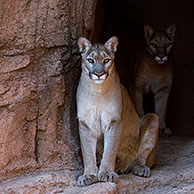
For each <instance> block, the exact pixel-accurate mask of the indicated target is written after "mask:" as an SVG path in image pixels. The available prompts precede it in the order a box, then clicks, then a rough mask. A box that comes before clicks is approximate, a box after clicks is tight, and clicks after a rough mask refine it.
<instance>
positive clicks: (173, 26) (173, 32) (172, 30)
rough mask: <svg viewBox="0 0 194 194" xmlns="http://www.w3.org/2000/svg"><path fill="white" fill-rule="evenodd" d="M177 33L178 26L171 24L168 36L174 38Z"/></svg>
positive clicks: (167, 29)
mask: <svg viewBox="0 0 194 194" xmlns="http://www.w3.org/2000/svg"><path fill="white" fill-rule="evenodd" d="M175 31H176V26H175V24H171V25H170V26H168V28H166V32H167V33H168V35H169V36H170V37H171V38H173V37H174V35H175Z"/></svg>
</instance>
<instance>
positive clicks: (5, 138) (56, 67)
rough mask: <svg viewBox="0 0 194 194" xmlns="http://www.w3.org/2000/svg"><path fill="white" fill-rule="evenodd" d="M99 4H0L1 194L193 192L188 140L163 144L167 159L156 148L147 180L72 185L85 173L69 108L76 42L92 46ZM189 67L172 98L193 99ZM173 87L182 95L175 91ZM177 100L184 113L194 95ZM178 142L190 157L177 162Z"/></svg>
mask: <svg viewBox="0 0 194 194" xmlns="http://www.w3.org/2000/svg"><path fill="white" fill-rule="evenodd" d="M98 2H101V3H102V1H98ZM176 2H177V1H176ZM101 3H99V4H97V0H79V1H78V0H6V1H5V0H0V193H2V194H4V193H5V194H7V193H14V194H15V193H17V194H20V193H33V194H36V193H65V194H66V193H71V194H74V193H91V194H94V193H130V192H131V193H134V192H137V191H138V192H141V191H143V190H144V189H150V192H153V193H156V192H155V190H154V189H158V188H157V187H158V186H157V185H158V184H159V185H169V183H172V184H171V186H169V187H166V191H169V190H168V189H171V188H172V189H173V190H176V189H177V191H180V192H179V193H183V192H182V191H183V190H180V189H181V187H177V186H176V184H175V182H177V183H179V184H180V185H181V184H182V185H183V187H184V188H185V190H184V191H188V192H193V187H191V182H192V181H193V173H191V172H193V165H191V161H193V159H194V158H193V152H192V149H193V145H194V142H193V141H191V140H189V141H187V139H181V140H176V139H175V140H174V139H173V141H174V144H172V142H171V140H172V139H171V140H169V141H167V142H165V141H164V147H163V148H164V149H165V150H166V149H168V146H174V149H172V150H171V152H169V153H166V151H164V150H163V149H159V151H158V153H159V154H161V156H159V155H158V160H157V161H158V163H157V162H156V166H155V170H154V171H153V176H152V177H151V178H149V179H142V178H137V177H136V176H132V175H127V176H121V179H120V182H119V184H117V185H116V184H114V183H101V184H95V185H92V186H90V187H85V188H81V189H80V188H78V187H76V186H75V180H76V178H77V176H78V175H80V174H81V173H82V170H83V166H82V161H81V156H80V146H79V136H78V131H77V120H76V105H75V94H76V87H77V84H78V80H79V75H80V55H79V52H78V48H77V39H78V37H79V36H86V37H88V38H89V39H92V38H93V39H95V40H98V37H99V34H100V31H101V23H102V19H103V10H102V4H101ZM131 3H132V4H133V3H134V1H131ZM174 4H175V3H174ZM179 7H181V5H180V6H179ZM187 7H189V5H187ZM180 9H181V8H180ZM140 11H141V10H140ZM188 13H190V12H188ZM155 14H157V12H156V13H155ZM95 16H97V17H96V18H95ZM177 17H178V16H177ZM153 18H154V17H153ZM143 22H144V21H143ZM155 22H156V23H157V21H155ZM190 23H192V21H191V22H190ZM113 35H114V34H113ZM190 63H192V62H190ZM181 68H182V67H181ZM188 68H190V66H189V67H188ZM188 68H187V69H186V70H185V72H183V74H181V72H182V69H180V70H178V73H177V74H176V75H177V76H175V79H177V80H178V81H176V82H175V90H174V91H175V93H173V95H174V96H176V95H177V94H178V92H179V91H180V90H182V89H183V90H184V88H185V91H186V92H187V94H188V93H189V92H191V94H193V89H191V88H189V87H185V84H188V85H191V82H190V81H189V80H193V77H192V76H193V71H191V72H190V73H188V71H190V69H189V70H188ZM179 74H180V75H181V76H182V77H183V78H185V77H187V75H189V76H188V81H186V82H181V80H180V78H179V77H178V76H179ZM182 77H181V78H182ZM179 82H180V84H181V87H180V90H179V89H177V88H179V87H178V86H177V85H176V83H177V84H178V83H179ZM191 90H192V91H191ZM176 91H177V92H176ZM181 95H182V94H181ZM174 98H175V97H174ZM181 99H183V100H179V101H178V102H183V101H184V103H185V105H184V104H181V105H180V104H179V106H181V107H182V110H185V107H188V106H189V103H190V101H191V99H192V100H193V98H192V95H189V100H188V101H186V100H185V99H186V96H185V95H183V98H181ZM172 102H173V103H175V101H173V100H172ZM173 107H176V104H175V105H173ZM192 107H193V104H192V105H191V106H190V109H189V113H188V115H187V114H186V113H185V112H184V121H185V122H183V123H181V125H179V126H180V128H181V127H183V126H184V123H186V124H187V125H186V126H187V128H188V130H190V129H191V128H192V127H193V124H192V123H189V122H186V121H189V120H191V119H192V118H191V117H190V115H191V109H192ZM171 110H172V109H171ZM174 112H175V115H177V117H175V118H173V119H172V121H173V122H175V120H176V121H177V118H178V120H181V119H179V117H180V112H179V111H177V109H175V110H174V109H173V111H172V114H174ZM192 113H193V112H192ZM177 126H178V125H177ZM189 133H190V134H193V132H189ZM184 141H185V142H188V144H187V143H186V145H184V146H188V148H189V151H191V153H189V151H185V152H179V153H181V154H182V156H180V158H179V155H176V156H175V158H176V160H175V159H174V158H171V155H172V154H173V153H174V152H176V150H177V149H180V148H182V146H181V145H183V144H184V143H183V142H184ZM176 144H178V145H177V146H180V147H176ZM191 148H192V149H191ZM173 150H174V151H173ZM186 150H187V149H186ZM172 152H173V153H172ZM169 158H170V159H169ZM176 161H177V163H176ZM184 162H187V164H188V166H185V163H184ZM174 163H175V164H174ZM161 165H163V166H166V167H163V166H161ZM157 166H158V168H157ZM171 167H172V168H171ZM175 167H176V168H175ZM187 167H188V168H187ZM169 169H170V170H172V171H170V170H169ZM180 169H181V170H180ZM187 169H189V170H187ZM179 170H180V171H179ZM184 173H185V174H184ZM166 176H167V177H168V179H166V178H165V177H166ZM162 177H163V178H162ZM176 177H178V178H176ZM160 179H162V180H161V182H160V181H159V180H160ZM151 186H153V187H151ZM162 188H163V186H161V188H159V189H162Z"/></svg>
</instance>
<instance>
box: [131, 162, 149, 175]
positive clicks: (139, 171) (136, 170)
mask: <svg viewBox="0 0 194 194" xmlns="http://www.w3.org/2000/svg"><path fill="white" fill-rule="evenodd" d="M132 172H133V174H135V175H138V176H142V177H149V176H150V175H151V171H150V168H149V167H147V166H144V165H137V164H136V165H135V166H134V167H133V168H132Z"/></svg>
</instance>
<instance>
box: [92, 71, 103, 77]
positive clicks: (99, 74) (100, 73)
mask: <svg viewBox="0 0 194 194" xmlns="http://www.w3.org/2000/svg"><path fill="white" fill-rule="evenodd" d="M104 73H105V72H104V71H102V72H95V73H94V74H95V75H97V76H98V77H101V76H102V75H104Z"/></svg>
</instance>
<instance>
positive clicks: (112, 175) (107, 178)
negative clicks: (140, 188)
mask: <svg viewBox="0 0 194 194" xmlns="http://www.w3.org/2000/svg"><path fill="white" fill-rule="evenodd" d="M98 181H100V182H114V183H116V182H118V174H117V173H116V172H107V171H103V172H100V173H99V174H98Z"/></svg>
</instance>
